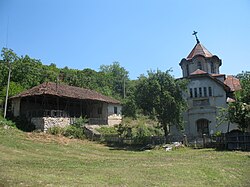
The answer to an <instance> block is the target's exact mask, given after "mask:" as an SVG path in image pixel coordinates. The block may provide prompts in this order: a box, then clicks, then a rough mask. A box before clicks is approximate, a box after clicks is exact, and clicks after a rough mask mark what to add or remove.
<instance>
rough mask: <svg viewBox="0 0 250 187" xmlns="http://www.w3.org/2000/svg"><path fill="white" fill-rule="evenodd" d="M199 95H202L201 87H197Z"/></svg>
mask: <svg viewBox="0 0 250 187" xmlns="http://www.w3.org/2000/svg"><path fill="white" fill-rule="evenodd" d="M199 97H202V89H201V87H200V88H199Z"/></svg>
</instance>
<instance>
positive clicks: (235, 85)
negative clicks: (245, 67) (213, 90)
mask: <svg viewBox="0 0 250 187" xmlns="http://www.w3.org/2000/svg"><path fill="white" fill-rule="evenodd" d="M224 84H226V85H227V86H229V87H230V89H231V91H237V90H240V89H241V85H240V80H239V79H237V78H235V77H234V76H232V75H228V76H227V78H226V80H225V81H224Z"/></svg>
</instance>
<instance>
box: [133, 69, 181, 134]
mask: <svg viewBox="0 0 250 187" xmlns="http://www.w3.org/2000/svg"><path fill="white" fill-rule="evenodd" d="M185 85H186V84H185V82H184V81H183V80H176V79H174V77H173V76H171V75H170V71H166V72H162V71H160V70H157V71H156V72H152V71H150V72H148V75H147V76H141V77H140V78H139V80H138V84H137V86H136V94H135V95H136V98H135V100H136V103H137V105H138V107H139V108H141V109H142V110H143V113H144V114H145V115H150V116H155V117H156V118H157V120H158V121H159V122H160V124H161V125H162V127H163V130H164V133H165V136H166V138H167V136H168V134H169V126H170V125H177V127H179V128H182V112H183V111H184V109H185V107H186V101H185V100H184V98H183V97H182V92H183V90H185V87H186V86H185Z"/></svg>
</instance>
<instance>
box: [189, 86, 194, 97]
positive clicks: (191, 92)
mask: <svg viewBox="0 0 250 187" xmlns="http://www.w3.org/2000/svg"><path fill="white" fill-rule="evenodd" d="M189 94H190V97H191V98H192V97H193V89H192V88H190V89H189Z"/></svg>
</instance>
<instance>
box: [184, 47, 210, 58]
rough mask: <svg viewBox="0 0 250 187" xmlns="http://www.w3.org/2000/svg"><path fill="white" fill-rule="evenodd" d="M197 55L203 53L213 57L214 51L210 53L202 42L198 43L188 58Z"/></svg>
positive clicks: (205, 55)
mask: <svg viewBox="0 0 250 187" xmlns="http://www.w3.org/2000/svg"><path fill="white" fill-rule="evenodd" d="M197 55H202V56H204V57H212V56H213V55H212V53H210V52H209V51H208V50H207V49H206V48H205V47H204V46H203V45H202V44H201V43H197V44H196V45H195V46H194V48H193V49H192V51H191V52H190V53H189V55H188V56H187V58H186V59H187V60H190V59H192V58H194V57H195V56H197Z"/></svg>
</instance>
